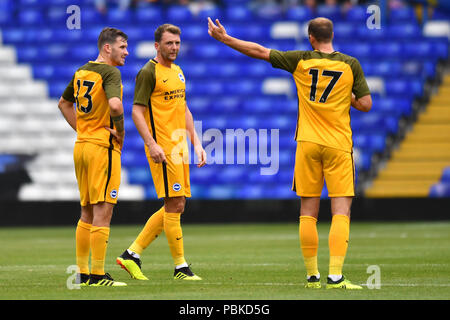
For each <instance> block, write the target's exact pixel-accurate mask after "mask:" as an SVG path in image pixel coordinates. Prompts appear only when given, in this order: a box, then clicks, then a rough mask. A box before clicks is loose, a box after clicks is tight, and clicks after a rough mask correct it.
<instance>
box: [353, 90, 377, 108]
mask: <svg viewBox="0 0 450 320" xmlns="http://www.w3.org/2000/svg"><path fill="white" fill-rule="evenodd" d="M351 105H352V107H353V108H355V109H357V110H359V111H362V112H369V111H370V109H372V97H371V95H370V94H368V95H366V96H364V97H361V98H359V99H356V97H355V95H354V94H353V93H352V103H351Z"/></svg>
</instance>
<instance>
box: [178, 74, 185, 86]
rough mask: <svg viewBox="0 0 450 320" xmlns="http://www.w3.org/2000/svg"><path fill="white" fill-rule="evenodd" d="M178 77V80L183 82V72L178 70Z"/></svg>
mask: <svg viewBox="0 0 450 320" xmlns="http://www.w3.org/2000/svg"><path fill="white" fill-rule="evenodd" d="M178 78H180V80H181V82H183V83H184V81H185V80H184V76H183V74H182V73H181V72H180V73H179V74H178Z"/></svg>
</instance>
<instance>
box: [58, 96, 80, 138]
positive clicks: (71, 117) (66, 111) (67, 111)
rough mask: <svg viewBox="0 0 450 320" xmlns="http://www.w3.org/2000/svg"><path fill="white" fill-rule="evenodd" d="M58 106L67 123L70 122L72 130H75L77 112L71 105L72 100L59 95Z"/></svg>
mask: <svg viewBox="0 0 450 320" xmlns="http://www.w3.org/2000/svg"><path fill="white" fill-rule="evenodd" d="M58 108H59V110H61V113H62V114H63V116H64V118H65V119H66V121H67V123H68V124H70V126H71V127H72V129H73V130H75V131H77V113H76V111H75V108H74V107H73V102H70V101H67V100H66V99H64V98H63V97H61V99H59V102H58Z"/></svg>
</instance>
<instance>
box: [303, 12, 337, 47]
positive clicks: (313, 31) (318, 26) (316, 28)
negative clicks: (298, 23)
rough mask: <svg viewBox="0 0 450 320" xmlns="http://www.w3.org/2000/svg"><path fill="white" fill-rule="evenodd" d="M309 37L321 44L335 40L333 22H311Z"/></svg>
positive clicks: (323, 20) (318, 20) (315, 20)
mask: <svg viewBox="0 0 450 320" xmlns="http://www.w3.org/2000/svg"><path fill="white" fill-rule="evenodd" d="M308 35H312V36H313V37H314V38H315V39H316V40H317V41H319V42H325V43H326V42H330V41H331V40H332V39H333V22H332V21H331V20H330V19H327V18H315V19H312V20H310V21H309V23H308Z"/></svg>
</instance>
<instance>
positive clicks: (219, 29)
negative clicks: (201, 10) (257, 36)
mask: <svg viewBox="0 0 450 320" xmlns="http://www.w3.org/2000/svg"><path fill="white" fill-rule="evenodd" d="M216 24H217V25H216ZM216 24H215V23H214V22H213V21H212V20H211V18H209V17H208V34H209V35H210V36H211V37H213V38H214V39H216V40H218V41H220V42H222V43H224V44H226V45H227V46H229V47H230V48H233V49H234V50H237V51H239V52H241V53H243V54H245V55H247V56H249V57H251V58H255V59H261V60H265V61H270V49H268V48H265V47H263V46H262V45H260V44H258V43H255V42H250V41H244V40H240V39H237V38H234V37H232V36H230V35H228V34H227V31H226V30H225V28H224V26H223V25H222V24H221V23H220V21H219V19H216Z"/></svg>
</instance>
